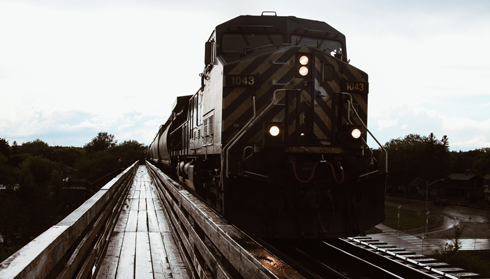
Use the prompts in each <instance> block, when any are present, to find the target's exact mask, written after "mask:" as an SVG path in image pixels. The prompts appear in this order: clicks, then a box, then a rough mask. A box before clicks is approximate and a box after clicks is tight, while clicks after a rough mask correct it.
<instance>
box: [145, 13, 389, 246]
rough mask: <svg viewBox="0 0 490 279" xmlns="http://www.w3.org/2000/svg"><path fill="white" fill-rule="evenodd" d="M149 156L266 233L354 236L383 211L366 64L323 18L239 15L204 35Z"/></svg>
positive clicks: (242, 223) (382, 175)
mask: <svg viewBox="0 0 490 279" xmlns="http://www.w3.org/2000/svg"><path fill="white" fill-rule="evenodd" d="M204 64H205V65H204V69H203V72H202V73H200V77H201V87H200V88H199V90H198V91H197V92H196V93H195V94H192V95H186V96H179V97H177V99H176V100H175V102H174V104H173V105H172V111H171V115H170V117H169V119H168V120H167V121H166V122H165V124H163V125H162V126H161V127H160V129H159V131H158V133H157V135H156V137H155V139H154V140H153V142H152V143H151V145H150V146H149V149H148V152H147V154H148V155H147V157H148V160H149V161H150V162H152V163H153V164H155V165H156V166H158V167H159V168H160V169H162V171H164V172H166V173H167V174H168V175H169V176H170V177H171V178H173V179H174V180H176V181H178V182H180V183H181V185H182V186H183V187H186V188H187V189H189V190H190V191H191V192H193V193H194V194H195V195H197V196H198V197H200V198H201V199H202V200H203V201H205V202H206V203H207V204H208V205H210V206H211V207H212V208H214V209H215V210H216V211H217V212H219V213H220V214H221V215H222V216H224V218H226V219H227V220H228V221H229V222H231V223H232V224H234V225H236V226H237V227H239V228H241V229H243V230H244V231H246V232H248V233H251V234H253V235H256V236H259V237H263V238H278V239H327V238H335V237H344V236H353V235H359V234H362V233H363V232H365V231H366V230H368V229H369V228H371V227H373V226H375V225H377V224H378V223H380V222H382V221H383V220H384V187H385V181H386V175H387V174H386V172H382V171H379V170H376V168H375V166H374V164H373V155H372V151H371V149H369V147H368V146H367V143H366V139H367V132H368V130H367V126H366V124H367V103H368V92H369V83H368V75H367V74H366V73H365V72H363V71H361V70H360V69H358V68H356V67H354V66H352V65H351V64H350V61H349V60H348V59H347V49H346V41H345V36H344V35H343V34H342V33H340V32H339V31H337V30H336V29H334V28H333V27H331V26H330V25H328V24H327V23H325V22H320V21H315V20H308V19H302V18H297V17H293V16H277V14H275V13H268V12H266V13H262V15H260V16H249V15H246V16H238V17H236V18H234V19H231V20H229V21H227V22H225V23H222V24H220V25H218V26H216V28H215V30H214V31H213V32H212V34H211V36H210V37H209V39H208V40H207V42H205V55H204Z"/></svg>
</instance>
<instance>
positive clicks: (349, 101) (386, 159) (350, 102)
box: [340, 92, 388, 173]
mask: <svg viewBox="0 0 490 279" xmlns="http://www.w3.org/2000/svg"><path fill="white" fill-rule="evenodd" d="M340 94H342V95H347V96H349V98H350V100H347V102H348V103H349V111H348V112H347V121H349V123H350V124H352V121H351V120H350V108H352V110H353V111H354V113H355V114H356V116H357V119H359V121H361V124H362V126H364V128H366V131H367V132H368V133H369V134H370V135H371V137H372V138H373V139H374V140H375V141H376V143H378V145H379V147H381V149H383V151H384V152H385V154H386V155H385V156H386V157H385V162H386V163H385V171H386V173H388V150H386V149H385V148H384V147H383V146H382V145H381V144H380V143H379V141H378V139H376V137H375V136H374V135H373V134H372V133H371V131H369V129H368V127H367V126H366V124H364V121H362V119H361V117H360V116H359V113H357V110H356V108H355V107H354V103H353V101H352V94H350V93H347V92H340ZM362 140H363V141H364V143H365V144H366V146H367V147H368V148H369V146H368V145H367V142H366V140H364V139H362ZM369 149H370V150H371V148H369ZM372 153H373V151H372V150H371V156H372Z"/></svg>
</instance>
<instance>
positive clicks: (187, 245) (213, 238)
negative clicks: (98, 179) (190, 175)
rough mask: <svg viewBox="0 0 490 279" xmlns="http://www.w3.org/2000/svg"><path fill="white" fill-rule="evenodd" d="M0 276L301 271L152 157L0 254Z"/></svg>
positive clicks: (280, 274)
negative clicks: (178, 181) (4, 254)
mask: <svg viewBox="0 0 490 279" xmlns="http://www.w3.org/2000/svg"><path fill="white" fill-rule="evenodd" d="M0 278H1V279H6V278H303V277H302V276H300V275H298V273H297V272H296V271H294V270H293V269H291V268H290V267H289V266H287V265H285V264H284V263H283V262H282V261H280V260H279V259H278V258H276V257H275V256H274V255H272V254H270V253H269V252H267V251H266V250H265V249H263V248H262V247H261V246H260V245H258V244H257V243H256V242H255V241H253V240H252V239H250V238H249V237H248V236H247V235H245V234H244V233H242V232H241V231H239V230H237V229H236V228H235V227H234V226H232V225H230V224H228V223H227V222H226V221H225V220H224V219H222V218H221V217H220V216H219V215H217V214H216V213H215V212H214V211H213V210H212V209H210V208H209V207H208V206H207V205H206V204H204V203H202V202H201V201H200V200H199V199H197V198H196V197H194V196H193V195H192V194H191V193H189V192H187V190H185V189H183V188H182V187H180V186H179V185H178V184H176V183H175V182H173V181H172V180H170V179H169V178H168V177H167V176H166V175H165V174H164V173H162V172H161V171H160V170H158V169H157V168H155V167H154V166H153V165H151V164H148V162H144V163H143V164H140V163H139V162H135V163H134V164H133V165H131V166H130V167H128V168H127V169H125V170H124V171H123V172H122V173H120V174H119V175H117V176H116V177H115V178H113V179H112V180H111V181H109V182H108V183H107V184H105V186H103V187H102V188H101V189H100V190H99V191H98V192H97V193H95V194H94V195H93V196H92V197H91V198H90V199H88V200H87V201H86V202H85V203H84V204H82V205H81V206H80V207H79V208H78V209H76V210H75V211H74V212H72V213H71V214H70V215H69V216H67V217H66V218H65V219H63V220H62V221H60V222H59V223H58V224H56V225H55V226H53V227H51V228H50V229H48V230H47V231H46V232H44V233H43V234H41V235H40V236H38V237H37V238H35V239H34V240H33V241H31V242H30V243H28V244H27V245H26V246H24V247H23V248H22V249H20V250H19V251H17V252H16V253H15V254H14V255H12V256H11V257H9V258H8V259H7V260H5V261H4V262H2V264H1V266H0Z"/></svg>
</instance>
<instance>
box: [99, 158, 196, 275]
mask: <svg viewBox="0 0 490 279" xmlns="http://www.w3.org/2000/svg"><path fill="white" fill-rule="evenodd" d="M125 202H126V204H125V205H124V206H123V209H122V211H121V214H120V216H119V219H118V221H117V224H116V226H115V228H114V232H113V233H112V236H111V239H110V241H109V245H108V248H107V252H106V254H105V257H104V259H103V260H102V262H101V266H100V270H99V272H98V274H97V278H182V279H187V278H189V275H188V274H187V270H186V269H185V265H184V263H183V261H182V259H181V257H180V254H179V250H178V248H177V245H176V244H175V242H174V239H173V238H172V235H171V230H170V228H169V224H168V220H167V219H166V218H165V214H164V211H163V210H164V209H163V207H162V204H161V201H160V200H159V198H158V195H157V193H156V189H155V185H154V184H153V183H152V182H151V179H150V176H149V174H148V170H147V169H146V166H144V165H140V166H139V168H138V171H137V173H136V176H135V178H134V182H133V185H132V186H131V190H130V192H129V194H128V197H127V198H126V201H125Z"/></svg>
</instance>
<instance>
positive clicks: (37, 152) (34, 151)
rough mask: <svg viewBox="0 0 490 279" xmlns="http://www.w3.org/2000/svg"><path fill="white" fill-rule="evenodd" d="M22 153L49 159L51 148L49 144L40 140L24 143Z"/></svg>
mask: <svg viewBox="0 0 490 279" xmlns="http://www.w3.org/2000/svg"><path fill="white" fill-rule="evenodd" d="M21 152H22V153H29V154H31V155H33V156H44V157H48V156H49V153H50V148H49V145H48V144H47V143H45V142H44V141H42V140H40V139H36V140H33V141H28V142H24V143H23V144H22V146H21Z"/></svg>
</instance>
